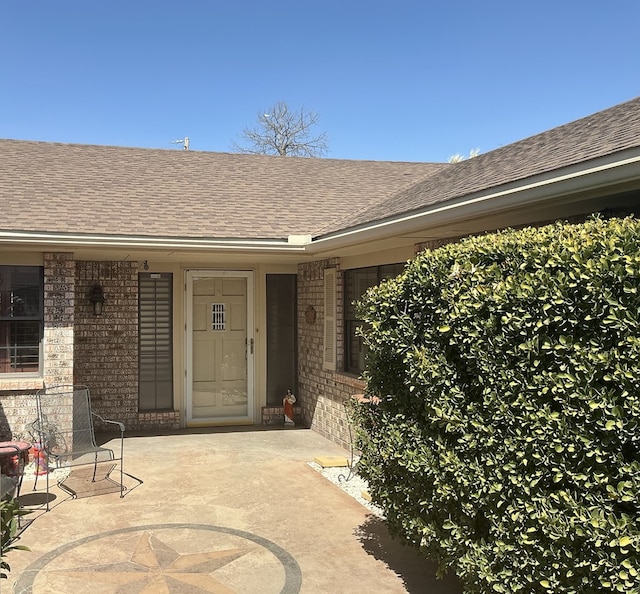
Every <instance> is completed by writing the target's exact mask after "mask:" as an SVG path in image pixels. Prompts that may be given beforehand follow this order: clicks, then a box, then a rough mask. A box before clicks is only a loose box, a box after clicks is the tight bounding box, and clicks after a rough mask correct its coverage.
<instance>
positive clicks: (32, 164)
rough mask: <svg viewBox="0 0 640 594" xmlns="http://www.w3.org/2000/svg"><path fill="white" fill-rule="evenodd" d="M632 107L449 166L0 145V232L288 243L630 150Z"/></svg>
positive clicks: (636, 138)
mask: <svg viewBox="0 0 640 594" xmlns="http://www.w3.org/2000/svg"><path fill="white" fill-rule="evenodd" d="M639 116H640V98H636V99H633V100H631V101H628V102H626V103H622V104H620V105H617V106H615V107H612V108H610V109H607V110H604V111H601V112H599V113H596V114H593V115H591V116H588V117H586V118H582V119H580V120H577V121H575V122H572V123H570V124H566V125H564V126H560V127H558V128H554V129H552V130H549V131H547V132H543V133H542V134H538V135H536V136H532V137H530V138H527V139H525V140H521V141H519V142H516V143H514V144H511V145H508V146H505V147H502V148H499V149H496V150H494V151H491V152H489V153H485V154H482V155H479V156H477V157H474V158H472V159H468V160H466V161H462V162H460V163H456V164H452V165H450V164H446V163H401V162H378V161H349V160H337V159H307V158H295V157H286V158H283V157H269V156H260V155H242V154H230V153H209V152H198V151H177V150H157V149H138V148H123V147H110V146H93V145H73V144H59V143H44V142H32V141H20V140H0V164H1V165H0V203H1V204H2V210H1V217H0V232H2V231H5V232H7V231H8V232H32V233H57V234H75V235H83V234H84V235H92V234H99V235H107V236H135V237H143V238H145V237H148V238H154V237H160V238H193V239H239V240H286V238H287V237H288V236H289V235H312V236H315V237H326V236H330V235H331V234H332V233H337V232H341V231H344V230H348V229H352V228H358V227H363V226H367V225H370V224H372V223H375V222H379V221H388V220H392V219H393V218H394V217H399V216H402V215H405V214H407V213H415V212H418V213H420V212H422V211H425V209H428V208H429V207H430V206H432V205H435V204H440V203H445V202H447V201H452V200H455V199H458V198H460V197H464V196H469V195H472V194H474V193H478V192H483V191H488V190H490V189H493V188H500V187H501V186H505V185H506V184H510V183H514V182H520V181H523V180H527V179H531V178H534V177H535V176H538V175H540V174H545V173H549V172H554V171H560V170H562V169H563V168H566V167H568V166H575V165H578V164H581V163H583V164H586V163H588V162H589V161H593V160H594V159H597V158H600V157H605V156H607V155H613V154H615V153H621V152H622V151H624V150H626V149H630V148H635V147H639V146H640V117H639Z"/></svg>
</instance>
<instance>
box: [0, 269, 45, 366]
mask: <svg viewBox="0 0 640 594" xmlns="http://www.w3.org/2000/svg"><path fill="white" fill-rule="evenodd" d="M42 303H43V269H42V268H41V267H40V266H0V373H34V374H35V373H38V372H39V371H40V343H41V341H42V332H43V315H42Z"/></svg>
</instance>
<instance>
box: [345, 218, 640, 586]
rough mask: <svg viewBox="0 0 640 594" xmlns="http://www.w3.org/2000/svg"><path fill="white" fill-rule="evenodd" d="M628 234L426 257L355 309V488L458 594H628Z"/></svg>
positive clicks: (633, 331)
mask: <svg viewBox="0 0 640 594" xmlns="http://www.w3.org/2000/svg"><path fill="white" fill-rule="evenodd" d="M639 279H640V223H639V222H638V221H636V220H634V219H631V218H629V219H624V220H619V219H612V220H608V221H605V220H601V219H594V220H590V221H588V222H587V223H585V224H582V225H568V224H560V223H558V224H555V225H550V226H547V227H543V228H538V229H524V230H519V231H505V232H500V233H496V234H492V235H486V236H482V237H474V238H469V239H467V240H464V241H461V242H459V243H456V244H451V245H448V246H445V247H442V248H440V249H438V250H435V251H431V252H425V253H423V254H421V255H419V256H418V257H417V258H416V259H415V260H414V261H412V262H411V263H409V265H408V266H407V269H406V270H405V272H404V273H403V274H402V275H401V276H400V277H398V278H397V279H394V280H391V281H388V282H386V283H383V284H382V285H380V286H379V287H377V288H375V289H372V290H370V291H369V292H368V293H367V294H366V295H365V297H364V298H363V300H362V301H361V303H360V305H359V311H360V315H361V317H362V318H363V319H364V320H365V321H366V322H367V326H368V328H367V330H366V331H365V335H364V336H365V342H366V345H367V347H368V350H369V354H368V363H367V369H366V372H365V378H366V380H367V385H368V388H367V390H368V394H369V395H370V396H375V397H379V398H380V399H381V401H380V402H379V404H368V405H367V404H359V405H355V410H354V414H355V416H356V425H357V427H358V431H357V434H358V447H359V449H360V450H361V451H362V458H361V461H360V473H361V474H362V475H364V477H365V478H366V479H368V481H369V485H370V489H371V492H372V496H373V498H374V500H375V502H376V503H377V504H378V505H380V506H382V507H383V508H384V510H385V511H386V514H387V519H388V522H389V525H390V527H391V529H392V530H393V531H395V532H396V533H397V534H398V535H401V536H403V537H404V538H405V539H407V541H408V542H410V543H412V544H413V545H415V546H417V547H420V548H421V549H422V550H423V551H424V552H425V555H427V556H429V557H431V558H435V559H436V560H437V561H438V562H439V566H440V568H441V571H444V570H450V571H455V573H456V574H458V575H459V576H460V578H461V579H462V581H463V583H464V584H465V588H466V591H468V592H526V593H529V592H562V593H571V592H575V593H580V594H585V593H587V594H588V593H590V592H594V593H595V592H636V593H637V592H640V588H639V584H640V557H639V549H640V500H639V497H640V495H639V494H640V423H639V421H640V394H639V391H640V287H639Z"/></svg>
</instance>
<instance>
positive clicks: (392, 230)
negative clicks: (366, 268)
mask: <svg viewBox="0 0 640 594" xmlns="http://www.w3.org/2000/svg"><path fill="white" fill-rule="evenodd" d="M625 152H627V151H625ZM589 163H590V165H591V166H590V167H589V168H588V169H583V168H582V167H581V166H579V165H575V166H571V167H567V168H564V169H562V170H560V171H564V173H563V174H561V175H559V172H558V171H554V172H551V173H546V174H540V175H537V176H534V177H531V178H528V179H525V180H519V181H517V182H512V183H511V184H506V185H504V186H501V188H502V189H499V190H496V188H491V189H489V190H484V191H480V192H475V193H473V194H468V195H466V196H463V197H460V198H454V199H451V200H447V201H446V202H440V203H437V204H434V205H431V206H427V207H425V208H424V209H422V210H420V211H419V212H413V213H411V214H405V215H400V216H397V217H394V218H391V219H388V220H378V221H375V222H372V223H369V224H365V225H362V226H359V227H353V228H351V229H346V230H342V231H336V232H334V233H330V234H327V235H324V236H319V237H316V238H314V239H313V241H312V243H311V244H310V245H309V246H308V248H307V251H308V252H309V253H313V254H317V253H320V252H324V251H328V250H335V249H338V248H343V247H346V246H352V245H355V244H358V243H364V242H370V241H376V240H382V239H387V238H389V237H393V236H397V235H405V234H408V233H415V232H419V231H424V230H425V229H429V228H431V227H437V226H442V225H446V224H451V223H457V222H459V221H460V220H463V219H470V218H475V217H479V216H487V215H491V214H498V213H502V212H505V211H508V210H517V209H518V208H521V207H525V206H527V207H531V206H542V205H543V204H544V203H552V202H553V201H554V200H559V199H561V198H565V200H564V202H563V203H564V204H567V203H569V202H575V201H577V200H579V199H580V196H579V195H578V196H574V197H573V198H571V199H570V198H569V195H571V194H574V195H575V194H577V193H579V192H586V191H588V190H594V189H597V188H601V187H607V186H611V185H613V184H620V183H624V182H630V181H634V180H635V181H639V180H640V148H636V149H634V150H633V151H631V156H629V157H627V158H625V159H622V160H621V159H620V153H616V154H615V155H609V156H608V157H603V158H600V159H596V160H594V161H589Z"/></svg>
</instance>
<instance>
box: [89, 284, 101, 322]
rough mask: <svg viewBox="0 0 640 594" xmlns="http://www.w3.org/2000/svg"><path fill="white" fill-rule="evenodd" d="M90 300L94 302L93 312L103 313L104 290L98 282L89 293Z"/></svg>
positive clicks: (97, 314)
mask: <svg viewBox="0 0 640 594" xmlns="http://www.w3.org/2000/svg"><path fill="white" fill-rule="evenodd" d="M89 301H91V303H93V313H94V315H96V316H99V315H100V314H101V313H102V306H103V305H104V291H103V290H102V287H101V286H100V285H99V284H98V283H96V284H95V285H93V289H91V293H89Z"/></svg>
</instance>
